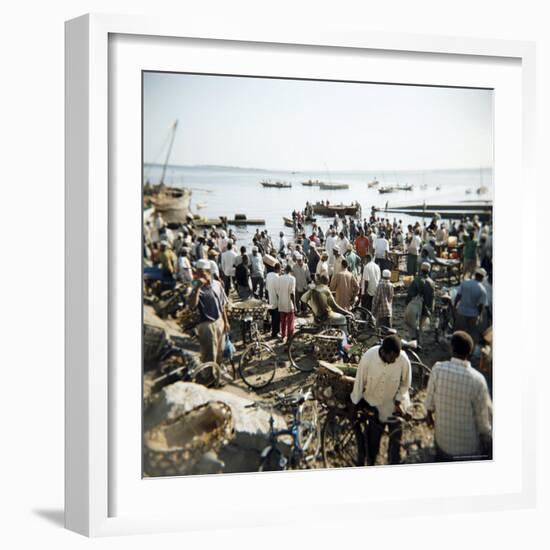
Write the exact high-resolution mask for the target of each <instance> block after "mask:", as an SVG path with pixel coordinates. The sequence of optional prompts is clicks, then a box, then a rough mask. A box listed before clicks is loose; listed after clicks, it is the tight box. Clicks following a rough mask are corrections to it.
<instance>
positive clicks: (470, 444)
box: [425, 331, 492, 462]
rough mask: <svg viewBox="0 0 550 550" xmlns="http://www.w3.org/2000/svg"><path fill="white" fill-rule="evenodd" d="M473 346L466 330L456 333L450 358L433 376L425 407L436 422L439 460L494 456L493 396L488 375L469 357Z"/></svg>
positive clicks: (433, 370)
mask: <svg viewBox="0 0 550 550" xmlns="http://www.w3.org/2000/svg"><path fill="white" fill-rule="evenodd" d="M473 348H474V341H473V339H472V337H471V336H470V335H469V334H468V333H467V332H463V331H457V332H455V333H454V334H453V336H452V338H451V349H452V357H451V360H450V361H442V362H438V363H436V364H435V365H434V367H433V369H432V373H431V375H430V380H429V382H428V390H427V395H426V402H425V406H426V410H427V411H428V418H429V420H430V422H431V423H433V424H435V442H436V450H437V458H436V459H437V460H438V461H439V462H448V461H454V460H482V459H489V458H491V457H492V436H491V414H492V405H491V398H490V397H489V391H488V389H487V383H486V381H485V378H484V377H483V375H482V374H481V373H480V372H478V371H476V370H474V369H473V368H472V366H471V365H470V361H469V360H468V358H469V357H470V354H471V353H472V350H473Z"/></svg>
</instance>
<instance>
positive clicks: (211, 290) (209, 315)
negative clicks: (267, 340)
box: [199, 279, 226, 323]
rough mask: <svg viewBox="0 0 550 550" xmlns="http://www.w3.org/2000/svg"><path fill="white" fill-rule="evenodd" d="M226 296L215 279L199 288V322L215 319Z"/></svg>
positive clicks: (219, 314) (221, 308)
mask: <svg viewBox="0 0 550 550" xmlns="http://www.w3.org/2000/svg"><path fill="white" fill-rule="evenodd" d="M225 302H226V298H225V293H224V291H223V288H222V285H221V284H220V282H219V281H216V280H215V279H214V280H212V281H211V282H210V284H209V285H204V286H202V287H201V288H200V290H199V318H200V322H201V323H204V322H205V321H217V320H218V319H219V318H220V316H221V314H222V310H223V306H224V305H225Z"/></svg>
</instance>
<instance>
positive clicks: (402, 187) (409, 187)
mask: <svg viewBox="0 0 550 550" xmlns="http://www.w3.org/2000/svg"><path fill="white" fill-rule="evenodd" d="M395 188H396V189H397V190H398V191H412V190H413V186H412V184H410V183H409V184H403V185H397V186H396V187H395Z"/></svg>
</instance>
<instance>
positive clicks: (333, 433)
mask: <svg viewBox="0 0 550 550" xmlns="http://www.w3.org/2000/svg"><path fill="white" fill-rule="evenodd" d="M321 449H322V453H323V464H324V466H325V468H342V467H346V466H364V465H365V451H366V449H365V440H364V437H363V433H362V431H361V428H360V427H359V425H358V424H356V423H355V422H353V421H352V420H350V419H349V418H348V417H347V416H339V415H337V414H329V415H328V416H327V419H326V421H325V423H324V425H323V432H322V436H321Z"/></svg>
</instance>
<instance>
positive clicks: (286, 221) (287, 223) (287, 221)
mask: <svg viewBox="0 0 550 550" xmlns="http://www.w3.org/2000/svg"><path fill="white" fill-rule="evenodd" d="M283 221H284V222H285V225H286V226H287V227H294V222H293V221H292V218H285V217H284V216H283Z"/></svg>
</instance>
